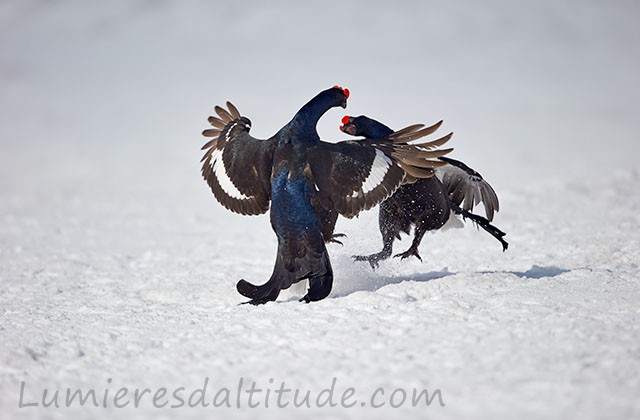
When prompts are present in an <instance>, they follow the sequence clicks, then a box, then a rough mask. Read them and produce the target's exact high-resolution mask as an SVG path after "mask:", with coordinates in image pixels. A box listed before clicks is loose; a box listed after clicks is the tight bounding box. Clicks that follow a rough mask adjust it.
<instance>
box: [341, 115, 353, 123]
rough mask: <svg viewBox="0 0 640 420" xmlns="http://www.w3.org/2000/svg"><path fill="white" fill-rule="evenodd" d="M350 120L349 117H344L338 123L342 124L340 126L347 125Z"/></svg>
mask: <svg viewBox="0 0 640 420" xmlns="http://www.w3.org/2000/svg"><path fill="white" fill-rule="evenodd" d="M350 119H351V117H350V116H349V115H345V116H344V117H342V119H341V120H340V122H342V124H349V120H350Z"/></svg>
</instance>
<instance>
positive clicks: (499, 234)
mask: <svg viewBox="0 0 640 420" xmlns="http://www.w3.org/2000/svg"><path fill="white" fill-rule="evenodd" d="M450 207H451V210H452V211H453V212H454V213H455V214H459V215H461V216H462V218H463V219H471V220H472V221H473V222H474V223H475V224H476V225H478V226H480V227H481V228H482V229H484V230H485V231H486V232H487V233H489V235H491V236H493V237H494V238H496V239H497V240H498V241H499V242H500V243H501V244H502V251H503V252H504V251H506V250H507V249H508V248H509V243H508V242H507V241H505V240H504V239H503V237H504V236H506V235H507V234H506V233H504V232H503V231H501V230H500V229H498V228H497V227H495V226H494V225H492V224H491V222H489V220H487V219H486V218H484V217H482V216H478V215H477V214H473V213H471V212H469V211H467V210H463V209H461V208H460V207H459V206H458V205H456V204H455V203H450Z"/></svg>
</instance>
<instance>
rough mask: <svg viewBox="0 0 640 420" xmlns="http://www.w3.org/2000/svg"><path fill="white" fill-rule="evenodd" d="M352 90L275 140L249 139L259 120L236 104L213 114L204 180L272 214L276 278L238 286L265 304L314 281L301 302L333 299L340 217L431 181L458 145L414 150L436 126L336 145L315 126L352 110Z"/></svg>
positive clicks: (241, 206) (236, 205) (333, 94)
mask: <svg viewBox="0 0 640 420" xmlns="http://www.w3.org/2000/svg"><path fill="white" fill-rule="evenodd" d="M348 97H349V91H348V90H347V89H343V88H341V87H339V86H334V87H333V88H331V89H327V90H325V91H322V92H320V93H319V94H318V95H316V96H315V97H314V98H313V99H311V100H310V101H309V102H308V103H307V104H305V105H304V106H303V107H302V108H301V109H300V110H299V111H298V112H297V113H296V115H295V116H294V117H293V119H292V120H291V121H290V122H289V123H287V124H286V125H285V126H284V127H282V128H281V129H280V130H279V131H278V132H277V133H276V134H274V135H273V136H272V137H271V138H270V139H268V140H258V139H256V138H254V137H252V136H251V135H250V134H249V130H250V129H251V121H250V120H249V119H248V118H246V117H244V116H242V115H241V114H240V113H239V112H238V109H237V108H236V107H235V106H234V105H233V104H231V103H230V102H227V109H224V108H222V107H219V106H216V107H215V112H216V114H217V115H218V116H217V117H215V116H212V117H209V123H210V124H211V125H213V126H214V127H215V128H213V129H208V130H205V131H204V132H203V135H204V136H205V137H213V139H212V140H211V141H209V142H208V143H206V144H205V145H204V146H203V147H202V149H206V153H205V155H204V156H203V158H202V161H203V166H202V175H203V177H204V179H205V180H206V181H207V183H208V184H209V186H210V187H211V190H212V192H213V194H214V196H215V197H216V199H217V200H218V201H219V202H220V203H221V204H222V205H223V206H225V207H226V208H227V209H229V210H231V211H234V212H236V213H240V214H246V215H255V214H261V213H265V212H266V211H267V210H269V203H271V211H270V219H271V227H272V228H273V230H274V232H275V233H276V236H277V238H278V251H277V256H276V262H275V266H274V268H273V274H272V275H271V277H270V279H269V280H268V281H267V282H266V283H265V284H263V285H260V286H257V285H253V284H251V283H249V282H247V281H246V280H240V281H239V282H238V284H237V290H238V292H239V293H240V294H242V295H243V296H245V297H247V298H249V299H250V301H249V302H248V303H252V304H261V303H266V302H268V301H273V300H276V298H277V297H278V294H279V293H280V290H282V289H286V288H288V287H289V286H291V284H293V283H296V282H298V281H301V280H303V279H308V281H309V287H308V291H307V294H306V295H305V296H304V297H303V298H302V299H300V300H301V301H305V302H311V301H317V300H320V299H323V298H325V297H326V296H327V295H328V294H329V292H330V291H331V287H332V283H333V271H332V268H331V263H330V262H329V256H328V254H327V250H326V247H325V242H329V241H331V240H333V239H334V235H333V228H334V226H335V221H336V218H337V215H338V214H342V215H344V216H346V217H353V216H355V215H356V214H358V213H359V212H360V211H362V210H365V209H369V208H371V207H373V206H375V205H376V204H378V203H379V202H381V201H382V200H384V199H386V198H387V197H389V196H390V195H391V194H392V193H393V192H394V191H395V190H396V189H397V188H398V186H399V185H400V183H401V182H402V181H403V179H404V178H405V176H407V174H409V175H410V176H412V177H415V178H421V177H426V176H431V174H432V173H433V170H432V169H431V168H433V167H437V166H441V165H443V164H444V163H443V162H441V161H438V160H430V159H434V158H437V157H440V156H442V155H445V154H447V153H449V152H450V151H451V150H452V149H445V150H427V149H429V148H433V147H436V146H441V145H442V144H444V143H446V142H447V141H448V140H449V138H450V137H451V135H449V136H445V137H443V138H442V139H438V140H435V141H432V142H429V143H422V144H421V145H410V144H407V143H408V142H409V141H412V140H416V139H418V138H421V137H424V136H426V135H428V134H430V133H432V132H433V131H434V130H433V129H432V127H427V128H423V127H424V126H423V125H421V124H417V125H413V126H409V127H407V128H405V129H403V130H400V131H398V132H396V133H389V135H388V136H384V138H380V139H376V140H367V141H353V140H351V141H343V142H340V143H327V142H323V141H321V140H320V138H319V136H318V133H317V131H316V124H317V122H318V120H319V119H320V117H321V116H322V115H323V114H324V113H325V112H326V111H328V110H329V109H331V108H333V107H338V106H340V107H343V108H345V107H346V104H347V98H348Z"/></svg>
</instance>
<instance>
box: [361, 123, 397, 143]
mask: <svg viewBox="0 0 640 420" xmlns="http://www.w3.org/2000/svg"><path fill="white" fill-rule="evenodd" d="M363 128H364V129H365V133H364V135H365V137H369V138H372V139H377V138H382V137H387V136H388V135H390V134H391V133H393V130H392V129H390V128H389V127H387V126H386V125H384V124H382V123H381V122H378V121H376V120H371V119H370V120H369V121H367V124H366V126H365V127H363Z"/></svg>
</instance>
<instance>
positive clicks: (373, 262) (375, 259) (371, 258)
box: [351, 251, 391, 270]
mask: <svg viewBox="0 0 640 420" xmlns="http://www.w3.org/2000/svg"><path fill="white" fill-rule="evenodd" d="M390 254H391V253H388V252H384V251H381V252H378V253H377V254H371V255H352V256H351V258H353V260H354V261H368V262H369V265H370V266H371V268H372V269H374V270H375V269H376V268H378V267H379V266H380V263H379V261H380V260H386V259H387V258H389V255H390Z"/></svg>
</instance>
